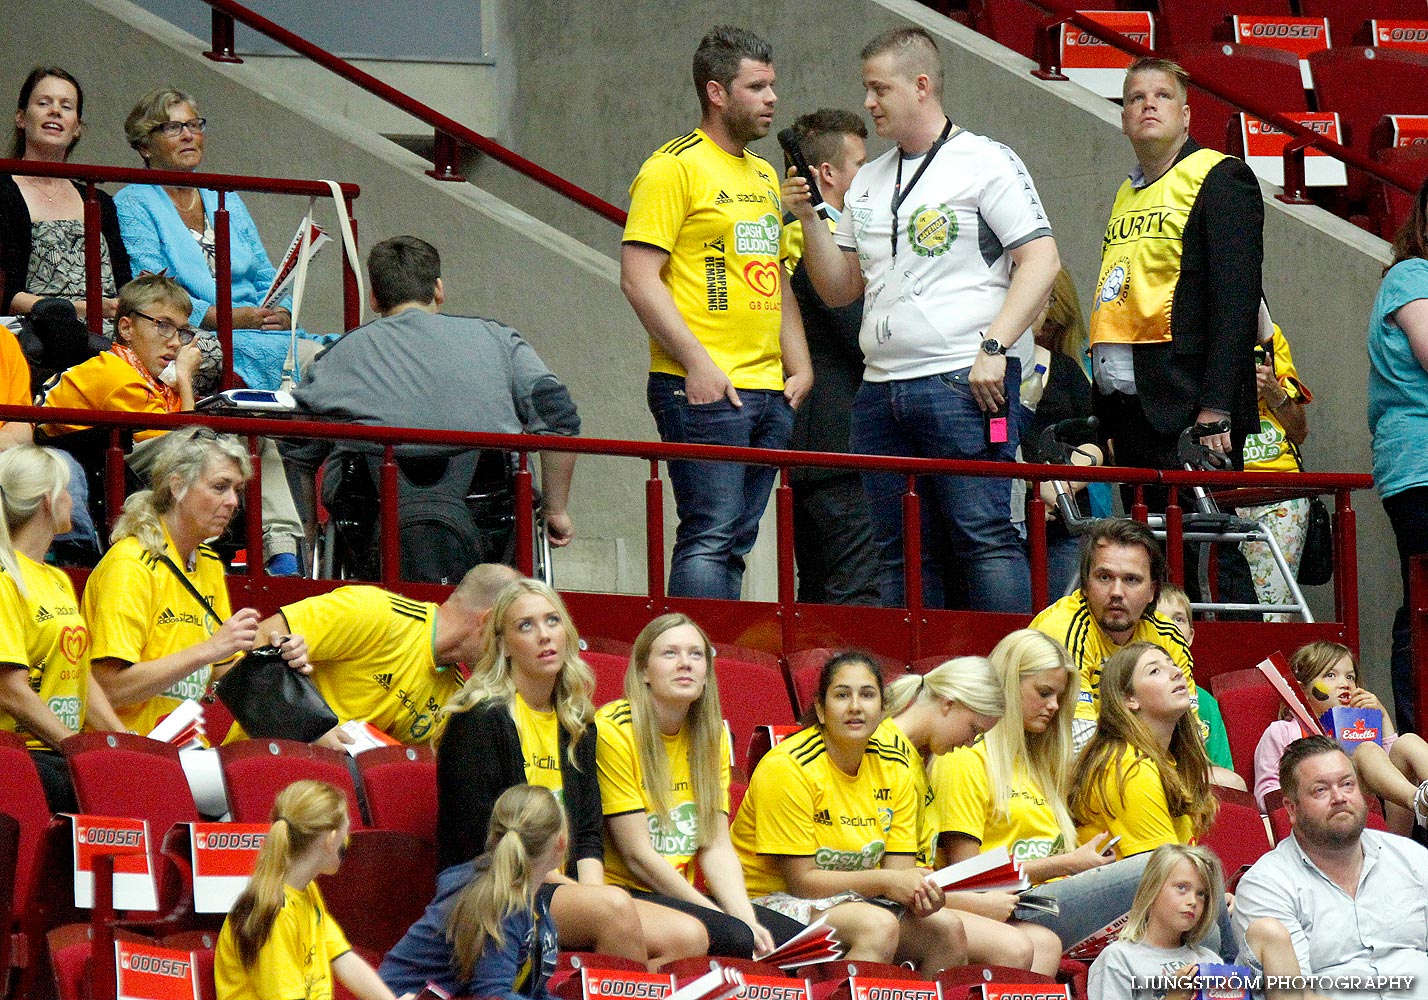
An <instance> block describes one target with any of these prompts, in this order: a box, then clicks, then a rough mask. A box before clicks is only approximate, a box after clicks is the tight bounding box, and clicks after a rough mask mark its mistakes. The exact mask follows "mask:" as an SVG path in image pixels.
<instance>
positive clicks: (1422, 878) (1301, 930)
mask: <svg viewBox="0 0 1428 1000" xmlns="http://www.w3.org/2000/svg"><path fill="white" fill-rule="evenodd" d="M1279 782H1280V787H1281V788H1282V789H1283V791H1284V805H1285V808H1286V809H1287V810H1288V812H1289V822H1290V825H1291V826H1292V827H1293V833H1292V834H1291V835H1290V836H1288V837H1286V838H1285V839H1284V840H1282V841H1281V842H1280V843H1279V846H1278V847H1276V848H1275V849H1274V850H1272V851H1270V852H1269V853H1268V854H1266V855H1265V856H1264V857H1262V858H1260V859H1259V861H1257V862H1255V864H1254V867H1252V868H1251V869H1250V870H1249V871H1248V872H1247V873H1245V876H1244V878H1243V879H1241V880H1240V884H1239V888H1238V889H1237V891H1236V894H1235V907H1234V924H1235V928H1236V930H1237V931H1238V932H1239V933H1240V934H1241V935H1242V936H1244V937H1245V938H1246V940H1247V941H1248V947H1247V948H1246V949H1245V953H1244V954H1243V955H1242V956H1241V962H1242V963H1243V962H1245V961H1247V960H1249V961H1253V963H1254V964H1255V965H1257V966H1260V967H1263V968H1264V969H1265V972H1266V974H1267V975H1286V974H1289V975H1295V974H1302V975H1305V976H1315V977H1332V980H1325V979H1318V980H1317V981H1316V982H1315V983H1314V987H1315V988H1317V990H1318V991H1319V992H1322V993H1324V994H1326V995H1328V996H1336V995H1343V996H1348V995H1353V996H1356V997H1357V996H1363V995H1366V994H1367V995H1372V996H1391V997H1428V850H1425V849H1424V848H1423V847H1421V846H1420V845H1418V844H1416V843H1414V842H1413V841H1412V840H1409V839H1408V838H1407V837H1399V836H1395V835H1393V834H1390V833H1384V832H1382V831H1379V830H1366V829H1364V820H1365V819H1366V817H1367V815H1368V806H1367V805H1366V804H1365V803H1364V797H1363V792H1362V791H1361V790H1360V789H1359V783H1358V778H1357V776H1356V775H1355V773H1354V765H1353V763H1352V762H1351V761H1350V760H1349V758H1348V756H1347V755H1345V754H1344V752H1343V751H1342V750H1340V749H1339V746H1338V744H1337V743H1335V742H1334V741H1333V740H1332V739H1330V738H1329V737H1327V736H1310V737H1308V738H1306V739H1302V740H1295V741H1294V742H1293V743H1291V744H1289V746H1288V747H1287V748H1285V751H1284V756H1283V758H1281V759H1280V762H1279ZM1286 934H1287V935H1288V939H1289V941H1290V942H1292V944H1293V951H1294V955H1295V957H1296V958H1297V960H1298V968H1297V969H1293V968H1286V966H1285V964H1284V963H1283V962H1282V961H1281V962H1271V960H1270V959H1269V957H1268V956H1267V955H1266V950H1267V949H1268V948H1273V947H1274V946H1275V944H1276V942H1279V943H1282V942H1283V940H1284V936H1285V935H1286ZM1285 954H1286V955H1287V952H1285ZM1276 966H1278V967H1277V968H1276ZM1386 977H1394V978H1396V980H1397V981H1396V982H1385V981H1384V978H1386ZM1355 978H1356V979H1357V981H1355Z"/></svg>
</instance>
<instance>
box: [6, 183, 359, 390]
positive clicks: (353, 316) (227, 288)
mask: <svg viewBox="0 0 1428 1000" xmlns="http://www.w3.org/2000/svg"><path fill="white" fill-rule="evenodd" d="M0 173H6V174H18V175H20V176H22V177H63V178H66V179H68V180H72V181H82V182H84V277H85V290H84V291H85V296H84V297H85V321H86V322H87V323H88V324H89V329H90V331H91V332H93V333H99V332H100V330H101V328H102V324H103V321H104V311H103V307H102V303H101V299H102V298H103V293H102V290H101V287H100V281H101V280H102V279H101V271H100V249H99V240H100V237H101V233H100V229H99V225H100V223H99V193H98V192H99V189H98V188H97V187H95V185H96V184H98V183H111V184H163V185H166V186H168V187H191V188H207V189H208V190H210V191H216V192H218V208H217V210H216V211H215V212H214V213H213V240H214V257H215V262H214V269H213V270H214V276H213V281H214V285H215V286H216V288H217V293H218V300H217V302H215V303H214V306H215V308H216V310H217V313H218V342H219V343H220V344H222V345H223V371H224V375H223V378H224V382H223V384H224V387H225V388H228V387H229V386H230V385H231V384H232V378H233V278H232V274H233V271H232V266H233V265H232V256H231V252H230V248H229V212H228V209H227V207H226V206H225V199H226V196H227V194H228V192H230V191H257V192H260V193H263V194H294V195H309V196H313V195H316V196H318V197H321V198H328V197H331V195H332V191H331V189H330V188H328V186H327V185H326V184H325V183H323V182H321V181H308V180H289V179H285V178H277V177H245V176H243V175H240V174H201V173H186V172H184V171H181V170H145V169H141V168H136V167H101V166H98V165H97V164H93V163H41V162H38V161H35V160H0ZM338 188H339V190H341V192H342V200H343V201H344V202H346V204H347V214H348V216H349V217H353V211H352V202H353V201H354V200H355V199H356V198H357V197H358V195H360V194H361V193H362V189H361V188H360V187H358V186H357V185H356V184H339V185H338ZM352 227H353V228H352V231H353V235H354V238H355V236H356V232H357V223H356V222H355V221H354V222H353V224H352ZM7 278H8V279H9V280H8V281H7V285H8V284H12V283H14V281H15V279H14V278H13V277H11V276H7ZM21 280H23V279H21ZM15 290H17V289H11V294H13V292H14V291H15ZM342 317H343V323H344V325H343V329H344V330H350V329H352V328H353V327H355V326H357V325H358V324H359V323H360V322H361V321H362V304H361V301H360V299H359V297H358V294H357V273H356V272H355V271H353V270H352V262H351V261H349V260H348V259H347V255H346V254H343V255H342Z"/></svg>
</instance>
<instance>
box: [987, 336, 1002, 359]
mask: <svg viewBox="0 0 1428 1000" xmlns="http://www.w3.org/2000/svg"><path fill="white" fill-rule="evenodd" d="M982 351H983V353H985V354H990V355H991V356H992V357H994V358H995V357H996V356H997V355H998V354H1002V355H1005V354H1006V353H1007V345H1006V344H1003V343H1002V342H1001V341H1000V340H998V339H997V338H996V337H988V338H987V339H986V340H984V341H982Z"/></svg>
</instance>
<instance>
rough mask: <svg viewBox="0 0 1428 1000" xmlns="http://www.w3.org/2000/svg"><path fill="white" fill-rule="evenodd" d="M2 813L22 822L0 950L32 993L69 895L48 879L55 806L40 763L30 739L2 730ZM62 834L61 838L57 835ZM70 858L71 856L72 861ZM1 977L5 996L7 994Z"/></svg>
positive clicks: (22, 990)
mask: <svg viewBox="0 0 1428 1000" xmlns="http://www.w3.org/2000/svg"><path fill="white" fill-rule="evenodd" d="M0 775H3V776H4V777H3V778H0V813H4V814H5V815H7V816H10V817H11V818H13V819H14V820H16V822H17V823H18V824H19V834H20V835H19V840H18V841H17V844H16V847H15V858H14V861H15V876H14V880H15V881H14V887H13V898H14V910H13V913H12V915H11V918H10V919H8V920H6V921H4V922H3V923H0V950H3V951H4V952H5V955H7V956H8V959H7V961H8V965H6V963H4V962H0V966H4V967H6V968H9V967H13V966H18V967H20V969H21V972H20V979H19V982H18V984H17V992H16V994H15V995H16V996H27V995H29V994H30V993H31V992H32V989H33V986H34V979H35V977H36V975H37V974H38V973H39V965H40V962H41V958H42V956H43V954H44V936H45V935H44V932H45V931H46V930H47V929H48V928H49V926H50V922H51V921H50V915H51V912H52V910H53V906H54V904H56V903H58V902H60V901H62V900H63V899H64V898H65V897H64V896H63V892H64V890H65V888H66V887H65V886H61V885H59V884H58V883H57V882H50V881H49V880H47V879H46V878H45V874H46V870H47V867H48V865H47V859H48V858H49V851H50V843H49V842H50V839H51V837H50V834H49V829H50V807H49V805H48V803H47V802H46V801H45V789H44V786H43V785H41V784H40V776H39V773H38V772H37V771H36V770H35V762H34V761H33V760H31V759H30V753H29V751H28V750H26V749H25V741H24V740H23V739H21V738H20V737H18V736H16V735H15V734H14V733H10V732H4V731H0ZM56 839H57V838H56ZM67 861H68V859H66V863H67ZM3 985H4V981H3V980H0V996H4V995H6V994H5V993H4V990H3Z"/></svg>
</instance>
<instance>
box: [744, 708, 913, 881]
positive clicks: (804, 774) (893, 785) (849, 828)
mask: <svg viewBox="0 0 1428 1000" xmlns="http://www.w3.org/2000/svg"><path fill="white" fill-rule="evenodd" d="M917 760H918V758H917V751H916V750H914V749H913V748H912V746H911V745H910V744H909V743H908V742H907V740H905V739H903V738H902V736H900V735H899V734H898V733H897V731H896V730H892V729H886V728H879V729H878V730H876V731H874V733H873V737H872V739H871V740H869V742H868V746H867V749H866V750H865V751H864V753H863V758H862V761H861V763H860V764H859V767H858V773H857V774H856V775H850V774H845V773H844V772H843V771H841V770H839V769H838V767H837V766H836V765H835V764H834V763H833V761H832V760H831V759H830V758H829V756H828V752H827V749H826V748H825V746H824V743H823V731H822V730H821V729H819V728H817V727H811V728H809V729H804V730H802V731H800V732H798V733H795V734H794V735H793V736H790V737H789V738H788V739H786V740H784V741H783V742H782V743H780V744H779V745H778V746H776V747H774V748H773V749H772V750H770V751H769V752H768V753H767V754H765V755H764V758H763V760H761V761H759V766H758V767H757V768H756V769H755V770H754V775H753V780H752V781H751V782H750V783H749V791H748V793H747V794H746V795H745V796H744V801H743V804H742V805H740V806H739V814H738V816H737V817H736V818H735V819H734V826H733V829H732V830H731V831H730V833H731V836H732V838H733V841H734V850H735V851H736V852H737V853H738V856H739V862H740V864H742V865H743V868H744V879H745V882H746V883H747V885H748V890H749V895H750V896H753V897H758V896H766V895H768V894H770V893H774V892H787V891H788V885H787V883H785V882H784V879H783V873H782V872H781V871H780V870H779V866H778V857H779V856H780V855H786V856H790V857H799V858H812V859H813V863H814V866H815V867H816V868H819V869H822V870H824V871H870V870H872V869H875V868H879V867H881V866H882V863H883V858H884V857H886V856H887V855H889V854H909V855H915V854H917V851H918V822H919V817H918V813H919V809H918V807H919V801H918V789H917V786H916V782H915V780H914V779H913V776H912V766H913V764H914V762H916V761H917Z"/></svg>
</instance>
